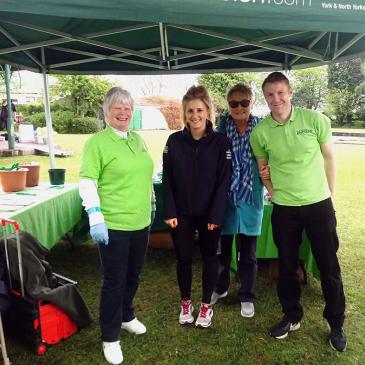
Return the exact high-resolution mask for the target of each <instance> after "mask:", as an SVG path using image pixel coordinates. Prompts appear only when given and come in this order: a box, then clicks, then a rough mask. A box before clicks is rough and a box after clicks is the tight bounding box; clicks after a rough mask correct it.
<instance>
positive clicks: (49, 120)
mask: <svg viewBox="0 0 365 365" xmlns="http://www.w3.org/2000/svg"><path fill="white" fill-rule="evenodd" d="M42 74H43V85H44V87H43V97H44V111H45V114H46V125H47V142H48V149H49V161H50V164H51V169H54V168H55V158H54V150H53V138H52V137H53V128H52V117H51V108H50V103H49V89H48V75H47V73H46V70H44V69H43V71H42Z"/></svg>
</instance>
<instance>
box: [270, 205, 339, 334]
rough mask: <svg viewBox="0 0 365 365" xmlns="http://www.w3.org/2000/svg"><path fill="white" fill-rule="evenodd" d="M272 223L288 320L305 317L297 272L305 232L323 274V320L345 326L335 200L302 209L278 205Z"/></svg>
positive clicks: (283, 305) (332, 324) (331, 324)
mask: <svg viewBox="0 0 365 365" xmlns="http://www.w3.org/2000/svg"><path fill="white" fill-rule="evenodd" d="M271 222H272V231H273V237H274V241H275V244H276V246H277V247H278V250H279V281H278V285H277V291H278V296H279V300H280V303H281V305H282V308H283V312H284V317H285V318H286V319H287V320H288V321H291V322H297V321H300V319H301V318H302V316H303V308H302V306H301V305H300V303H299V300H300V292H301V290H300V284H299V280H298V275H297V269H298V264H299V246H300V243H301V239H302V232H303V229H305V231H306V233H307V236H308V238H309V241H310V243H311V248H312V253H313V256H314V258H315V259H316V262H317V265H318V269H319V271H320V274H321V285H322V292H323V296H324V300H325V308H324V311H323V317H324V318H326V319H327V321H328V323H329V324H330V326H335V327H336V326H342V324H343V321H344V318H345V315H344V313H345V295H344V292H343V286H342V279H341V270H340V266H339V263H338V259H337V255H336V252H337V250H338V246H339V242H338V237H337V232H336V216H335V212H334V210H333V206H332V202H331V199H326V200H323V201H321V202H318V203H315V204H310V205H305V206H299V207H296V206H281V205H277V204H274V208H273V212H272V216H271Z"/></svg>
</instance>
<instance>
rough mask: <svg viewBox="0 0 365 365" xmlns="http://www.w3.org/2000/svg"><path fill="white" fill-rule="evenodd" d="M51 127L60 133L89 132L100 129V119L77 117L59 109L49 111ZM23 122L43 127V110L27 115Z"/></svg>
mask: <svg viewBox="0 0 365 365" xmlns="http://www.w3.org/2000/svg"><path fill="white" fill-rule="evenodd" d="M51 116H52V125H53V129H54V130H55V131H56V132H58V133H62V134H89V133H95V132H97V131H99V130H101V125H102V123H101V121H99V120H98V119H97V118H91V117H84V118H81V117H77V116H75V115H74V114H73V113H72V112H71V111H64V110H59V111H55V112H52V113H51ZM23 122H24V123H27V124H33V126H34V128H35V129H36V128H38V127H45V126H46V117H45V114H44V112H38V113H34V114H31V115H28V116H26V117H25V118H24V121H23Z"/></svg>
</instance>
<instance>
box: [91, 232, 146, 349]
mask: <svg viewBox="0 0 365 365" xmlns="http://www.w3.org/2000/svg"><path fill="white" fill-rule="evenodd" d="M148 234H149V227H146V228H144V229H141V230H138V231H116V230H111V229H110V230H109V244H108V245H107V246H105V245H99V246H98V247H99V253H100V260H101V264H102V270H103V281H102V287H101V295H100V327H101V338H102V341H105V342H114V341H118V339H119V334H120V327H121V324H122V322H129V321H131V320H132V319H134V318H135V314H134V306H133V299H134V296H135V294H136V292H137V289H138V285H139V281H140V273H141V271H142V266H143V262H144V258H145V254H146V249H147V244H148Z"/></svg>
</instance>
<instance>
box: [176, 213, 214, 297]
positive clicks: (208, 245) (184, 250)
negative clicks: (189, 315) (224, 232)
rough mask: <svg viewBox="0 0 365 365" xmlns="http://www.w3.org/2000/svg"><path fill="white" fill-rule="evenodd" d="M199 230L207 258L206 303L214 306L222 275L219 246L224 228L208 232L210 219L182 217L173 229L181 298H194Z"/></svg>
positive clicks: (204, 282) (204, 254) (204, 260)
mask: <svg viewBox="0 0 365 365" xmlns="http://www.w3.org/2000/svg"><path fill="white" fill-rule="evenodd" d="M195 231H198V236H199V246H200V253H201V256H202V259H203V271H202V288H203V295H202V302H203V303H210V298H211V297H212V293H213V290H214V286H215V283H216V281H217V275H218V258H217V247H218V240H219V236H220V233H221V227H218V228H216V229H213V230H212V231H209V230H208V218H207V217H178V225H177V227H176V228H173V229H171V236H172V240H173V242H174V246H175V253H176V258H177V265H176V271H177V281H178V283H179V288H180V294H181V299H190V297H191V282H192V261H193V251H194V238H195Z"/></svg>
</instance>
